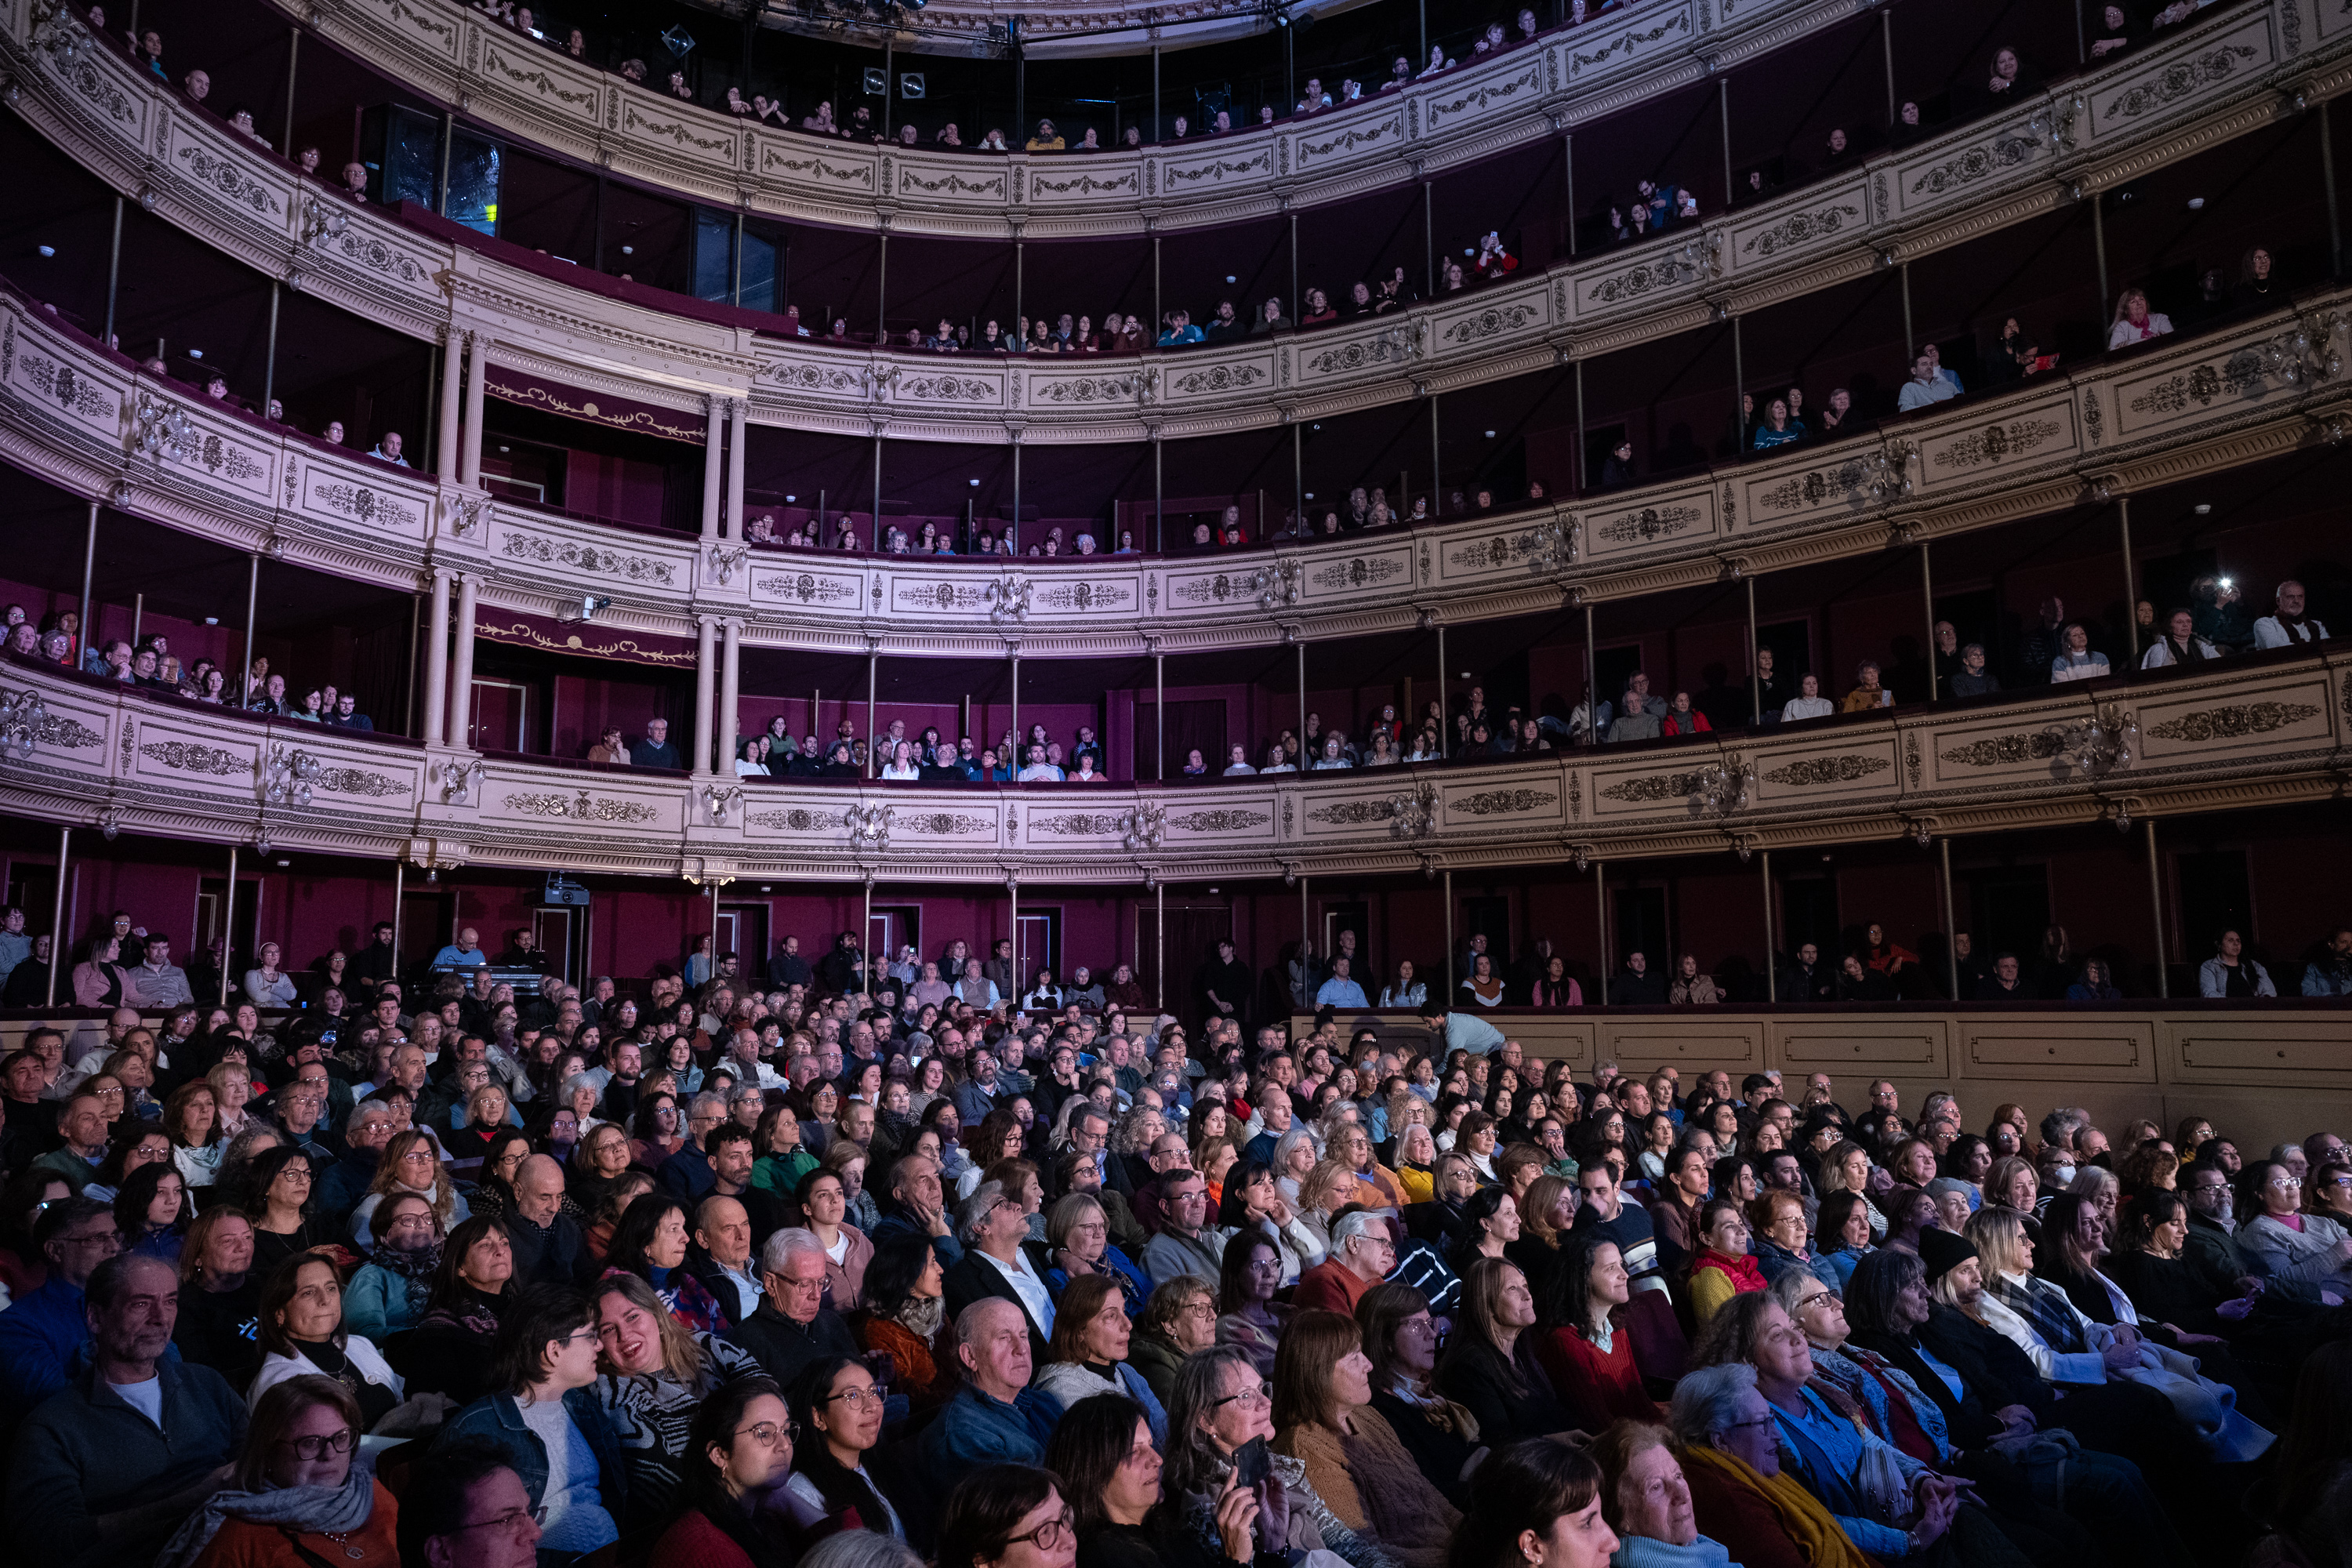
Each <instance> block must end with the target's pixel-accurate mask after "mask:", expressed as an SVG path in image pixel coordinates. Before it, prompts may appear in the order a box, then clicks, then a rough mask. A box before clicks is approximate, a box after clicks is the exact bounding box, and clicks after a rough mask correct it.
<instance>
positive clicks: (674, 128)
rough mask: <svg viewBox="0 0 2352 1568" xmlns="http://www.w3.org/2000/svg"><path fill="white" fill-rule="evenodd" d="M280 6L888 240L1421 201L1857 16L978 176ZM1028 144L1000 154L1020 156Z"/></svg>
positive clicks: (1159, 225)
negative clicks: (1431, 190)
mask: <svg viewBox="0 0 2352 1568" xmlns="http://www.w3.org/2000/svg"><path fill="white" fill-rule="evenodd" d="M15 3H17V4H23V3H25V0H15ZM277 3H278V5H280V6H282V7H283V8H284V9H285V10H286V11H287V12H288V13H289V14H290V15H291V16H294V17H295V18H296V19H298V20H299V21H303V22H306V23H308V24H310V26H315V27H316V28H317V29H318V30H319V31H320V33H321V34H322V35H324V36H325V37H328V38H331V39H332V40H333V41H334V42H335V43H336V44H337V45H338V46H340V47H342V48H345V49H348V50H349V51H351V52H352V54H355V55H357V56H359V57H360V58H362V59H364V60H366V61H367V62H368V63H369V64H371V65H373V66H374V67H375V68H377V69H379V70H381V71H383V73H384V74H385V75H387V76H389V77H391V78H393V79H394V80H397V81H400V82H403V83H404V84H405V85H407V86H408V87H410V88H411V89H415V91H418V92H421V93H424V94H425V95H427V96H428V97H431V98H436V99H438V100H441V101H443V102H445V103H454V104H457V105H458V106H460V107H461V108H462V109H463V110H464V111H465V112H466V113H467V115H469V116H471V117H472V118H474V119H476V120H478V121H483V122H485V123H487V124H489V125H493V126H496V127H498V128H499V130H501V131H505V132H509V133H511V134H513V135H515V136H518V137H520V138H522V139H524V140H526V141H528V142H533V143H536V144H537V145H539V146H541V147H544V148H548V149H551V150H552V151H555V152H558V153H565V154H568V155H570V156H572V157H574V158H577V159H579V160H580V161H582V162H583V163H601V164H604V166H606V167H609V168H611V169H612V170H613V171H614V173H615V174H625V175H627V176H628V177H629V178H631V179H634V180H639V181H642V182H644V183H646V184H650V185H654V186H656V187H657V188H660V189H665V190H668V191H672V192H674V193H676V194H677V195H679V196H681V197H684V198H687V199H689V200H693V201H699V202H707V203H713V204H716V205H719V206H723V207H729V208H732V207H734V206H736V205H739V203H740V205H742V206H743V207H744V208H745V209H746V210H747V211H750V212H752V213H755V214H767V215H771V216H778V217H787V218H793V219H799V220H803V221H809V222H818V223H828V224H835V225H841V226H850V227H860V228H867V229H887V230H888V231H889V232H891V233H895V234H910V233H912V234H942V235H955V236H960V237H1002V238H1010V237H1013V236H1015V235H1019V234H1024V233H1025V234H1027V235H1028V236H1029V237H1031V238H1043V237H1049V236H1054V235H1067V234H1115V233H1129V234H1142V233H1146V232H1150V231H1152V230H1154V229H1157V230H1159V231H1161V232H1164V231H1166V230H1169V229H1171V228H1184V227H1193V226H1202V225H1209V224H1220V223H1232V222H1235V221H1238V220H1241V219H1244V218H1251V217H1262V216H1265V215H1266V214H1268V213H1272V212H1276V211H1278V210H1284V209H1285V208H1286V206H1287V207H1297V206H1303V205H1311V204H1313V203H1317V202H1326V201H1335V200H1339V199H1342V198H1344V197H1347V196H1352V195H1360V194H1362V193H1363V192H1365V191H1368V190H1373V189H1377V188H1379V187H1381V186H1383V185H1393V184H1406V183H1408V182H1414V181H1418V180H1420V179H1421V178H1423V175H1424V174H1426V173H1432V172H1435V171H1438V170H1443V169H1444V168H1446V167H1449V166H1451V165H1454V164H1456V163H1467V162H1471V161H1473V160H1475V159H1479V158H1487V157H1492V156H1493V155H1494V154H1495V153H1497V152H1500V151H1503V150H1505V149H1507V148H1509V147H1512V146H1515V145H1519V144H1522V143H1525V142H1536V141H1541V140H1544V139H1546V138H1548V137H1551V136H1557V135H1559V133H1560V132H1561V131H1563V130H1566V129H1571V128H1573V127H1574V126H1576V125H1578V124H1580V123H1582V122H1584V121H1589V120H1591V119H1594V118H1597V117H1599V116H1601V115H1603V114H1607V113H1610V112H1612V111H1615V110H1622V108H1624V106H1625V105H1627V104H1628V103H1632V102H1637V101H1639V100H1642V99H1643V98H1645V97H1648V96H1650V95H1652V94H1654V93H1658V92H1661V91H1665V90H1669V89H1673V88H1676V87H1680V86H1684V85H1685V84H1687V83H1690V82H1694V81H1699V80H1703V79H1706V77H1707V75H1708V74H1709V73H1710V72H1711V71H1721V70H1728V69H1731V68H1735V67H1737V66H1739V65H1743V64H1746V63H1747V62H1748V61H1750V60H1752V59H1755V58H1758V57H1759V56H1762V55H1765V54H1769V53H1770V52H1771V51H1773V50H1775V49H1779V48H1783V47H1789V46H1790V45H1792V44H1797V43H1800V42H1801V40H1802V39H1803V38H1805V37H1807V36H1808V35H1810V34H1812V33H1815V32H1821V31H1825V30H1827V29H1829V28H1832V27H1835V26H1839V25H1841V24H1843V23H1845V22H1848V21H1850V20H1851V19H1852V18H1853V9H1854V8H1853V4H1852V0H1741V4H1739V5H1737V6H1736V7H1735V6H1731V5H1722V6H1717V5H1708V4H1706V0H1646V3H1643V4H1640V5H1633V6H1630V7H1628V8H1626V9H1624V10H1622V11H1617V12H1612V13H1611V14H1610V15H1609V16H1605V17H1596V18H1594V20H1593V21H1592V22H1591V24H1590V25H1588V26H1583V27H1580V28H1574V29H1571V30H1569V31H1566V32H1556V33H1552V34H1549V35H1547V36H1545V37H1541V38H1539V39H1538V40H1537V41H1536V42H1534V43H1533V44H1530V45H1528V46H1524V47H1517V48H1512V49H1507V50H1506V51H1504V52H1503V53H1502V54H1500V55H1498V56H1496V57H1495V58H1492V59H1488V60H1484V61H1474V62H1473V63H1471V64H1468V65H1465V66H1463V67H1461V68H1457V69H1454V70H1452V71H1448V72H1446V73H1445V74H1444V75H1443V76H1441V77H1437V78H1433V79H1430V80H1428V81H1426V82H1419V83H1415V84H1413V85H1412V86H1410V87H1407V88H1404V89H1401V90H1399V91H1395V92H1381V93H1375V94H1374V95H1373V96H1372V97H1370V98H1369V99H1366V100H1363V101H1361V102H1360V103H1357V104H1353V105H1350V106H1348V107H1346V108H1339V109H1334V110H1330V111H1329V112H1328V113H1324V114H1318V115H1316V116H1314V117H1313V118H1311V119H1307V120H1303V121H1288V122H1284V123H1281V124H1278V125H1276V126H1275V127H1273V128H1271V129H1267V130H1245V131H1241V132H1234V133H1232V134H1228V135H1224V136H1218V137H1208V136H1194V137H1192V138H1191V139H1189V140H1187V141H1185V142H1171V143H1168V144H1166V145H1161V146H1154V147H1151V148H1148V149H1146V150H1144V151H1141V152H1137V153H1129V152H1124V151H1118V152H1108V151H1107V152H1102V153H1088V154H1032V153H1010V154H1003V155H987V154H982V153H971V152H954V151H948V150H942V149H938V148H931V147H920V148H911V147H904V146H899V145H896V144H887V145H880V146H877V145H873V144H870V143H869V144H866V145H860V144H859V143H857V142H849V141H845V140H841V139H838V138H832V137H819V136H813V135H809V134H806V133H804V132H800V131H798V130H797V129H794V130H784V129H782V128H779V127H776V126H774V125H772V124H767V123H761V122H759V121H753V120H751V119H750V118H749V117H748V116H744V117H739V116H735V115H730V114H722V113H719V112H717V111H714V110H707V109H703V108H700V107H698V106H696V105H693V104H682V103H680V102H679V101H678V100H677V99H675V98H673V97H671V96H669V95H668V94H667V93H664V92H658V91H656V90H654V89H652V88H650V87H642V86H634V85H632V84H630V83H629V82H627V81H625V80H623V79H620V78H619V77H617V76H615V75H614V74H612V73H610V72H607V71H604V70H600V69H598V68H595V67H593V66H590V65H588V64H587V63H586V62H584V61H581V60H575V59H572V58H570V57H569V56H567V55H564V54H562V53H559V52H557V51H555V50H553V49H550V48H547V47H543V46H541V45H540V44H537V43H534V42H532V41H531V40H530V39H528V38H525V37H521V36H520V35H519V34H518V33H516V32H515V31H514V30H513V29H512V28H509V27H505V26H499V25H498V24H496V23H493V22H491V21H489V20H488V19H487V18H485V17H484V16H481V15H480V14H479V13H478V12H474V11H471V10H467V9H465V8H463V7H461V6H459V5H455V4H452V3H451V0H341V4H337V5H331V6H322V5H317V4H316V3H315V0H277ZM1718 13H1722V14H1720V15H1718ZM998 19H999V20H1001V19H1002V16H1001V14H999V16H998ZM1090 19H1093V20H1096V21H1097V22H1098V21H1099V17H1098V16H1097V17H1094V18H1090ZM1156 19H1157V18H1155V20H1156ZM1029 20H1031V18H1027V17H1024V22H1026V21H1029ZM1168 20H1169V23H1170V25H1171V29H1172V28H1175V27H1179V26H1181V24H1182V19H1181V18H1177V17H1175V16H1171V17H1169V18H1168ZM878 58H879V57H878V56H877V59H878ZM1001 129H1003V130H1005V131H1007V132H1008V133H1012V132H1014V131H1015V129H1016V128H1014V127H1012V126H1009V125H1008V126H1004V127H1001ZM965 134H966V138H967V140H969V141H971V142H975V143H976V142H978V141H979V140H980V137H981V134H982V127H979V126H971V127H968V128H967V129H966V132H965ZM1026 134H1027V132H1025V131H1020V132H1018V133H1017V134H1013V142H1015V144H1016V145H1017V144H1018V142H1020V141H1021V139H1022V138H1023V137H1024V136H1025V135H1026Z"/></svg>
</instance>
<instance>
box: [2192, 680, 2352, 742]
mask: <svg viewBox="0 0 2352 1568" xmlns="http://www.w3.org/2000/svg"><path fill="white" fill-rule="evenodd" d="M2347 679H2352V678H2347ZM2322 711H2323V710H2321V709H2320V708H2319V707H2317V706H2316V705H2315V704H2313V703H2309V702H2249V703H2243V704H2236V705H2232V706H2229V707H2222V708H2200V709H2199V710H2196V711H2194V712H2190V713H2183V714H2182V715H2180V717H2179V718H2178V719H2167V720H2164V721H2161V722H2158V723H2155V724H2150V725H2149V726H2148V727H2147V732H2148V733H2149V734H2150V735H2152V736H2154V737H2155V738H2156V739H2158V740H2159V741H2242V740H2244V739H2245V738H2246V737H2248V736H2250V735H2267V734H2269V733H2270V732H2271V731H2273V730H2284V729H2285V728H2287V727H2288V726H2289V725H2292V724H2300V723H2302V722H2303V721H2305V720H2306V719H2316V718H2318V717H2319V715H2320V713H2321V712H2322Z"/></svg>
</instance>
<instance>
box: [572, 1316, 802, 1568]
mask: <svg viewBox="0 0 2352 1568" xmlns="http://www.w3.org/2000/svg"><path fill="white" fill-rule="evenodd" d="M590 1303H591V1305H593V1307H594V1309H595V1312H596V1323H595V1327H596V1352H597V1353H596V1370H597V1373H598V1376H597V1378H596V1382H595V1384H594V1385H593V1393H594V1394H595V1396H596V1403H597V1404H598V1405H602V1406H603V1407H604V1415H605V1418H606V1419H607V1420H609V1421H610V1422H611V1423H612V1424H613V1430H614V1434H615V1435H616V1436H618V1437H619V1438H620V1442H621V1461H622V1465H623V1468H625V1469H626V1471H627V1472H628V1478H629V1515H630V1518H631V1519H632V1520H633V1521H638V1522H641V1523H643V1524H646V1525H648V1526H650V1525H655V1524H658V1523H660V1522H661V1521H663V1520H665V1519H667V1517H669V1514H670V1512H671V1509H670V1503H671V1500H673V1499H674V1498H675V1497H676V1495H677V1483H678V1476H679V1473H680V1471H681V1468H682V1461H683V1460H684V1458H685V1457H686V1431H687V1427H688V1425H689V1424H690V1423H691V1422H692V1421H693V1419H694V1407H695V1406H696V1405H698V1404H699V1403H700V1402H701V1401H702V1400H704V1399H707V1398H709V1396H710V1395H711V1394H713V1393H715V1392H716V1391H717V1390H718V1389H719V1388H720V1387H722V1386H724V1385H725V1384H730V1383H735V1382H739V1381H740V1380H741V1379H744V1378H751V1377H762V1376H765V1375H766V1373H763V1372H762V1371H761V1367H760V1363H759V1362H758V1361H756V1360H755V1359H753V1357H752V1355H751V1352H749V1351H747V1350H745V1349H743V1348H742V1347H741V1346H740V1345H737V1344H733V1343H731V1342H728V1341H726V1340H722V1339H720V1338H719V1336H718V1335H716V1334H712V1333H707V1332H701V1331H696V1330H691V1329H689V1328H688V1327H687V1325H686V1323H685V1322H684V1321H682V1320H680V1319H679V1318H678V1316H677V1314H676V1313H675V1312H673V1311H671V1310H669V1309H668V1308H667V1306H665V1305H663V1304H662V1299H661V1298H660V1297H659V1296H658V1295H656V1293H655V1291H654V1288H653V1286H652V1285H650V1284H648V1283H647V1282H646V1280H645V1279H643V1278H641V1277H639V1276H638V1275H635V1274H617V1273H616V1274H607V1275H606V1276H604V1278H603V1279H599V1280H598V1281H596V1288H595V1290H594V1292H593V1294H592V1295H591V1297H590ZM627 1531H628V1527H627V1526H624V1528H623V1533H624V1534H626V1533H627Z"/></svg>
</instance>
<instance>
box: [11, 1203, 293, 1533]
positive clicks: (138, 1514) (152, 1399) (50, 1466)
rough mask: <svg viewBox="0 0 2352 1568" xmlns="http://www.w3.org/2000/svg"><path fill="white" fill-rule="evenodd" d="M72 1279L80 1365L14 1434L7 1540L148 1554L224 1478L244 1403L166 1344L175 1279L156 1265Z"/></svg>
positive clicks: (112, 1267) (101, 1270)
mask: <svg viewBox="0 0 2352 1568" xmlns="http://www.w3.org/2000/svg"><path fill="white" fill-rule="evenodd" d="M81 1228H82V1227H80V1226H76V1227H75V1229H76V1232H77V1233H79V1231H80V1229H81ZM84 1250H86V1251H87V1250H90V1249H89V1248H85V1249H84ZM86 1283H87V1286H88V1295H87V1303H86V1311H85V1321H86V1322H87V1324H88V1327H89V1335H90V1361H89V1367H88V1368H87V1369H86V1370H85V1371H83V1372H82V1373H80V1374H79V1376H77V1377H76V1378H75V1379H74V1380H73V1382H72V1383H71V1384H68V1386H67V1388H66V1389H65V1390H64V1391H63V1392H61V1393H60V1394H58V1396H57V1397H56V1398H54V1399H51V1400H49V1401H48V1402H47V1403H46V1404H44V1405H42V1406H41V1407H40V1408H39V1409H37V1410H36V1411H35V1412H34V1413H33V1414H32V1415H31V1416H30V1417H29V1418H28V1419H27V1420H26V1423H25V1425H24V1427H23V1429H22V1430H21V1431H20V1432H19V1433H18V1434H17V1437H16V1449H15V1451H14V1454H13V1456H12V1458H11V1460H10V1463H9V1467H8V1505H9V1513H10V1523H11V1526H12V1529H13V1531H14V1540H13V1542H12V1544H13V1545H14V1546H16V1548H17V1549H18V1550H20V1551H21V1552H23V1553H24V1556H25V1560H26V1561H28V1562H41V1563H52V1564H56V1565H58V1568H69V1565H70V1568H99V1565H101V1564H115V1563H124V1564H128V1563H151V1562H152V1561H153V1560H154V1558H155V1555H156V1553H157V1552H159V1551H161V1550H162V1548H163V1543H164V1542H166V1541H168V1540H170V1539H171V1537H172V1535H173V1531H177V1530H178V1529H179V1528H180V1525H181V1523H182V1521H184V1520H185V1519H186V1518H187V1516H188V1515H189V1514H190V1513H191V1512H193V1511H194V1510H196V1509H197V1508H198V1507H200V1506H202V1505H203V1503H204V1501H205V1500H206V1499H207V1498H209V1497H211V1496H212V1495H213V1494H214V1493H215V1492H217V1491H219V1490H220V1489H222V1488H223V1487H225V1486H226V1485H227V1484H228V1483H229V1479H230V1477H231V1476H232V1474H233V1473H234V1471H233V1467H232V1465H231V1463H230V1461H232V1460H233V1459H234V1458H236V1452H237V1450H238V1448H240V1447H242V1446H243V1445H244V1442H245V1424H246V1412H245V1402H244V1401H243V1400H242V1399H239V1398H238V1397H237V1395H236V1391H235V1390H234V1389H232V1388H230V1387H229V1385H228V1380H227V1379H226V1378H224V1377H222V1376H221V1374H220V1373H216V1372H215V1371H214V1370H213V1369H212V1368H210V1367H208V1366H197V1365H195V1364H194V1363H182V1362H181V1361H180V1360H179V1359H178V1358H177V1357H176V1356H175V1355H173V1354H172V1353H171V1351H172V1330H173V1325H174V1324H175V1323H176V1322H177V1321H178V1320H179V1310H180V1282H179V1277H178V1275H177V1274H176V1273H175V1272H174V1271H173V1268H172V1266H171V1265H170V1264H168V1263H165V1262H164V1261H163V1260H162V1259H161V1258H146V1257H137V1256H132V1257H121V1256H115V1257H109V1258H107V1259H106V1260H105V1261H104V1262H102V1263H100V1264H99V1265H98V1267H97V1268H95V1269H93V1270H92V1271H91V1272H90V1274H89V1279H88V1280H87V1282H86ZM15 1315H16V1314H15V1311H14V1310H11V1311H9V1312H6V1313H0V1317H13V1316H15Z"/></svg>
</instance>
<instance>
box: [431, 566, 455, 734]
mask: <svg viewBox="0 0 2352 1568" xmlns="http://www.w3.org/2000/svg"><path fill="white" fill-rule="evenodd" d="M448 727H449V574H448V573H446V572H442V571H436V572H435V573H434V574H433V595H432V603H431V605H429V606H428V607H427V608H426V610H425V744H426V745H428V746H438V745H441V744H443V743H444V742H446V741H447V739H448Z"/></svg>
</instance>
